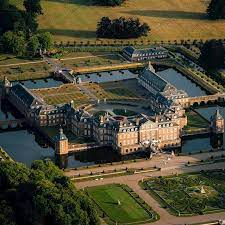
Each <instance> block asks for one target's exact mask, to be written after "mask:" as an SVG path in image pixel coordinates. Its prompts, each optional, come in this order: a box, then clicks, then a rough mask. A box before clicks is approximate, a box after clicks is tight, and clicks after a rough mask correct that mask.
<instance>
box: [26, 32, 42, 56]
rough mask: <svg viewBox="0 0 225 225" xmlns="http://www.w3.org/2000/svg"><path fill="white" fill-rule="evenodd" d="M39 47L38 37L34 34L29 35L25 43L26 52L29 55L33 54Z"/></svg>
mask: <svg viewBox="0 0 225 225" xmlns="http://www.w3.org/2000/svg"><path fill="white" fill-rule="evenodd" d="M39 48H40V43H39V40H38V37H37V36H36V35H35V36H33V37H31V38H30V40H29V41H28V43H27V52H28V54H29V55H31V56H35V55H36V54H37V51H38V49H39Z"/></svg>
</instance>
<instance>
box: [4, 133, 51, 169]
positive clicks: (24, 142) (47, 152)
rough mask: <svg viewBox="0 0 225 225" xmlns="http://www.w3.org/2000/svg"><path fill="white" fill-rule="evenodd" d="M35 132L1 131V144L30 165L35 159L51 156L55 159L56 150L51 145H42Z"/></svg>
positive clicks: (17, 159) (18, 159) (10, 153)
mask: <svg viewBox="0 0 225 225" xmlns="http://www.w3.org/2000/svg"><path fill="white" fill-rule="evenodd" d="M37 140H38V139H37V138H36V136H35V134H34V133H33V132H30V131H28V130H20V131H10V132H4V133H0V146H1V147H3V149H5V150H6V151H7V153H8V154H9V155H10V156H11V157H12V158H13V159H14V160H16V161H18V162H22V163H25V164H26V165H28V166H30V165H31V163H32V162H33V161H34V160H37V159H45V158H51V159H53V160H54V150H53V148H51V147H47V146H45V148H43V146H40V145H39V144H38V142H37Z"/></svg>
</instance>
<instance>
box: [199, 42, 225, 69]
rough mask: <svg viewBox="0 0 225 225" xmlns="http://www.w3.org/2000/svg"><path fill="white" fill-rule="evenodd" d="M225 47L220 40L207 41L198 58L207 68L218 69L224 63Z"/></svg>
mask: <svg viewBox="0 0 225 225" xmlns="http://www.w3.org/2000/svg"><path fill="white" fill-rule="evenodd" d="M224 58H225V47H224V45H223V43H222V42H221V41H216V40H210V41H207V42H206V43H205V44H204V45H203V47H202V49H201V55H200V58H199V61H200V63H201V64H202V65H203V66H205V67H206V68H207V69H218V68H221V67H222V66H223V65H224Z"/></svg>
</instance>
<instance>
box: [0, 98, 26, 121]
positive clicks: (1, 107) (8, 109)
mask: <svg viewBox="0 0 225 225" xmlns="http://www.w3.org/2000/svg"><path fill="white" fill-rule="evenodd" d="M21 117H22V115H21V114H20V113H19V112H18V111H17V110H16V109H15V108H14V107H13V106H12V105H11V104H10V103H9V102H8V101H6V100H1V99H0V120H12V119H15V118H21Z"/></svg>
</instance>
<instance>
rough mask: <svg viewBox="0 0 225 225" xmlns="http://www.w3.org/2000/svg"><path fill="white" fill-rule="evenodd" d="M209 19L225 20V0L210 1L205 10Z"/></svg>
mask: <svg viewBox="0 0 225 225" xmlns="http://www.w3.org/2000/svg"><path fill="white" fill-rule="evenodd" d="M207 14H208V17H209V18H210V19H213V20H216V19H225V0H211V2H210V3H209V6H208V8H207Z"/></svg>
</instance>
